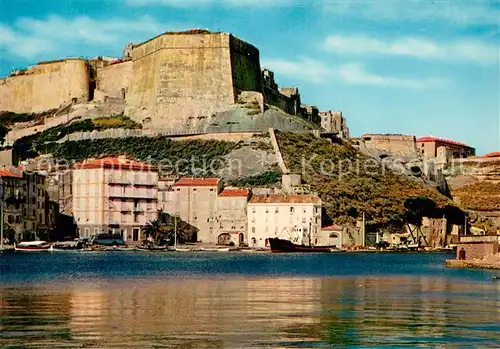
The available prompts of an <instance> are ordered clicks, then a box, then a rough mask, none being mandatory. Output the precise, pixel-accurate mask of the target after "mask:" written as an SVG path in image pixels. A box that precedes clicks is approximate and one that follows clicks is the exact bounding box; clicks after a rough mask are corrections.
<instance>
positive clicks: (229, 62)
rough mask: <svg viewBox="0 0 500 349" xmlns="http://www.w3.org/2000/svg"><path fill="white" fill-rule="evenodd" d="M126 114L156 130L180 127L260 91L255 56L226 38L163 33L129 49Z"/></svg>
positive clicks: (230, 37) (253, 50)
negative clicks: (243, 94) (239, 97)
mask: <svg viewBox="0 0 500 349" xmlns="http://www.w3.org/2000/svg"><path fill="white" fill-rule="evenodd" d="M131 74H132V75H131V78H130V85H129V88H128V93H127V96H126V110H125V113H126V114H127V115H130V116H131V117H132V118H133V119H136V120H137V121H140V122H144V123H147V122H149V121H150V122H151V123H152V124H153V125H154V126H161V125H169V126H170V127H176V126H183V125H184V124H185V123H187V122H188V120H189V118H209V117H211V116H212V115H213V114H214V113H217V112H220V111H224V110H226V109H228V108H229V107H231V105H233V104H235V103H236V101H237V98H238V95H239V94H240V93H241V92H243V91H257V92H261V91H262V82H261V72H260V61H259V51H258V50H257V48H255V47H254V46H252V45H250V44H248V43H246V42H244V41H242V40H240V39H238V38H236V37H234V36H233V35H231V34H226V33H210V32H205V31H197V32H185V33H166V34H163V35H160V36H158V37H156V38H153V39H151V40H149V41H146V42H144V43H142V44H140V45H138V46H135V47H133V48H132V70H131Z"/></svg>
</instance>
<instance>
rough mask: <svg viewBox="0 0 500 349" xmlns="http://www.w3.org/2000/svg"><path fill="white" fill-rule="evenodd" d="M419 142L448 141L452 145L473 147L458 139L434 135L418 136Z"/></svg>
mask: <svg viewBox="0 0 500 349" xmlns="http://www.w3.org/2000/svg"><path fill="white" fill-rule="evenodd" d="M417 142H422V143H427V142H441V143H447V144H452V145H458V146H461V147H467V148H472V147H471V146H468V145H467V144H465V143H462V142H456V141H452V140H449V139H445V138H438V137H432V136H426V137H420V138H417Z"/></svg>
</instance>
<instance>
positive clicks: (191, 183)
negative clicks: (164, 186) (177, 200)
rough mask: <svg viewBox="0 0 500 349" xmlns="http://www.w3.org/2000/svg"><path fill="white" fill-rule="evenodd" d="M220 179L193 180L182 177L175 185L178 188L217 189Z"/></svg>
mask: <svg viewBox="0 0 500 349" xmlns="http://www.w3.org/2000/svg"><path fill="white" fill-rule="evenodd" d="M219 180H220V179H219V178H192V177H182V178H179V180H178V181H177V182H176V183H175V184H174V186H176V187H216V186H217V185H218V183H219Z"/></svg>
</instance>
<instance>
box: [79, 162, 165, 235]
mask: <svg viewBox="0 0 500 349" xmlns="http://www.w3.org/2000/svg"><path fill="white" fill-rule="evenodd" d="M157 191H158V169H157V168H156V167H155V166H152V165H149V164H146V163H141V162H137V161H132V160H128V159H127V158H126V157H124V156H120V157H107V158H103V159H97V160H90V161H85V162H83V163H78V164H75V166H74V170H73V190H72V192H73V214H74V217H75V221H76V224H77V227H78V232H79V235H80V237H90V236H92V235H96V234H100V233H103V232H104V233H112V234H121V236H122V238H123V240H124V241H126V242H127V243H132V244H133V243H140V242H141V241H142V240H143V239H144V237H143V236H142V234H141V227H143V226H144V225H146V223H147V222H149V221H151V220H154V219H156V218H157V217H158V205H157Z"/></svg>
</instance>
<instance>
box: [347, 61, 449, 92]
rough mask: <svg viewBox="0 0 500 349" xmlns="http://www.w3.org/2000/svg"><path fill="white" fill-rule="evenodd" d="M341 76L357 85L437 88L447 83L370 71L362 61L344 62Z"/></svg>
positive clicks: (436, 79)
mask: <svg viewBox="0 0 500 349" xmlns="http://www.w3.org/2000/svg"><path fill="white" fill-rule="evenodd" d="M338 74H339V76H340V77H341V78H342V79H343V80H344V81H345V82H347V83H350V84H355V85H372V86H389V87H404V88H411V89H424V88H436V87H441V86H444V85H445V83H446V82H445V80H443V79H440V78H427V77H425V78H418V79H416V78H400V77H394V76H383V75H378V74H374V73H370V72H369V71H367V70H366V68H365V66H364V65H363V64H360V63H349V64H344V65H342V66H340V67H339V69H338Z"/></svg>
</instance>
